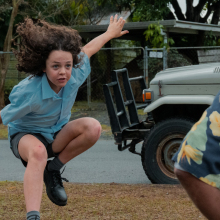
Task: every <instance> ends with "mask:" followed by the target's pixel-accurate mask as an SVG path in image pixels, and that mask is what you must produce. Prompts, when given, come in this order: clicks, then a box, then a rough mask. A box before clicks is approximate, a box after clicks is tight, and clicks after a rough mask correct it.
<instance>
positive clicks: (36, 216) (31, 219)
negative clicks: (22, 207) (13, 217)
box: [27, 211, 40, 220]
mask: <svg viewBox="0 0 220 220" xmlns="http://www.w3.org/2000/svg"><path fill="white" fill-rule="evenodd" d="M27 220H40V212H38V211H30V212H28V213H27Z"/></svg>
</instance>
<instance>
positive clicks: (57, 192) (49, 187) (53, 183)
mask: <svg viewBox="0 0 220 220" xmlns="http://www.w3.org/2000/svg"><path fill="white" fill-rule="evenodd" d="M49 163H50V161H48V162H47V166H46V168H45V170H44V183H45V185H46V191H47V195H48V197H49V199H50V200H51V201H52V202H53V203H55V204H56V205H59V206H65V205H66V204H67V195H66V192H65V189H64V187H63V183H62V180H65V181H66V182H69V181H68V180H67V179H65V178H62V177H61V174H62V173H63V172H62V173H60V171H56V170H53V171H48V169H47V167H48V164H49ZM63 171H64V170H63Z"/></svg>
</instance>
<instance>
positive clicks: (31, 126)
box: [1, 54, 91, 143]
mask: <svg viewBox="0 0 220 220" xmlns="http://www.w3.org/2000/svg"><path fill="white" fill-rule="evenodd" d="M82 62H83V64H82V66H81V67H80V68H77V69H75V68H73V69H72V74H71V77H70V79H69V81H68V82H67V84H66V85H65V86H64V87H63V89H62V91H61V93H59V94H56V93H55V92H54V91H53V90H52V89H51V87H50V85H49V83H48V80H47V76H46V74H43V76H35V77H32V78H31V79H29V78H30V77H27V78H25V79H24V80H22V81H21V82H20V83H19V84H18V85H16V86H15V87H14V88H13V90H12V92H11V94H10V96H9V100H10V102H11V104H9V105H7V106H5V108H3V109H2V110H1V118H2V122H3V124H4V125H8V134H9V136H11V135H13V134H15V133H17V132H27V133H40V134H41V135H43V136H44V137H45V138H46V139H47V141H48V142H49V143H52V142H53V140H54V139H53V136H54V133H55V132H57V131H59V130H60V129H61V128H62V126H63V125H65V124H66V123H67V122H68V121H69V119H70V116H71V108H72V106H73V104H74V102H75V99H76V95H77V91H78V89H79V87H80V86H81V85H82V83H83V82H84V81H85V80H86V78H87V76H88V75H89V73H90V71H91V68H90V63H89V58H88V56H87V55H86V54H85V56H84V58H83V61H82Z"/></svg>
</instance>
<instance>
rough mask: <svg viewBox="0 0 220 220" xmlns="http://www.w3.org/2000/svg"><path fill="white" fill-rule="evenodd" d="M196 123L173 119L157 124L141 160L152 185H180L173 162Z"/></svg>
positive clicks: (147, 140)
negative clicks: (174, 156)
mask: <svg viewBox="0 0 220 220" xmlns="http://www.w3.org/2000/svg"><path fill="white" fill-rule="evenodd" d="M193 124H194V122H193V121H192V120H189V119H181V118H171V119H167V120H164V121H161V122H159V123H157V124H156V125H155V126H154V127H153V128H152V130H151V132H150V134H149V135H148V137H147V138H146V139H145V141H144V143H143V146H142V152H141V158H142V165H143V168H144V171H145V173H146V175H147V176H148V178H149V180H150V181H151V182H152V183H157V184H178V183H179V182H178V180H177V178H176V176H175V174H174V163H173V161H172V160H171V159H172V157H173V155H174V154H175V153H176V152H177V150H178V148H179V146H180V144H181V142H182V140H183V138H184V137H185V135H186V134H187V133H188V131H189V130H190V129H191V127H192V125H193Z"/></svg>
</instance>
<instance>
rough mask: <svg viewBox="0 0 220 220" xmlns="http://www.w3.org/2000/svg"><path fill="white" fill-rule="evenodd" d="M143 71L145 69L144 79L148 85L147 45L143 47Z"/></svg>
mask: <svg viewBox="0 0 220 220" xmlns="http://www.w3.org/2000/svg"><path fill="white" fill-rule="evenodd" d="M145 71H146V73H145V81H146V84H147V85H148V47H147V46H146V47H145ZM148 87H149V85H148Z"/></svg>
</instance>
